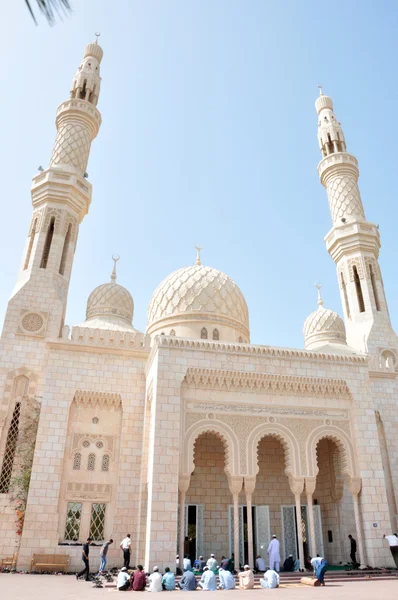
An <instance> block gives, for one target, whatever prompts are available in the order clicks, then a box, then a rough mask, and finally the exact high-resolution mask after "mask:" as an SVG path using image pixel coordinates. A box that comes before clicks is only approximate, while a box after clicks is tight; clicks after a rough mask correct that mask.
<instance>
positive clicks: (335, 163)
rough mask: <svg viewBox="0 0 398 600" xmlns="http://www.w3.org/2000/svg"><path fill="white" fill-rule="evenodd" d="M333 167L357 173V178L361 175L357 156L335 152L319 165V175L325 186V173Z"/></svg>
mask: <svg viewBox="0 0 398 600" xmlns="http://www.w3.org/2000/svg"><path fill="white" fill-rule="evenodd" d="M332 167H340V168H341V167H343V168H344V167H348V168H349V169H350V170H354V171H355V174H356V176H357V177H358V175H359V169H358V161H357V159H356V158H355V156H353V155H352V154H349V153H348V152H335V153H333V154H329V155H328V156H325V158H323V159H322V160H321V162H320V163H319V164H318V175H319V178H320V180H321V183H322V184H323V185H324V181H323V178H324V176H325V172H326V171H327V170H328V169H330V168H332Z"/></svg>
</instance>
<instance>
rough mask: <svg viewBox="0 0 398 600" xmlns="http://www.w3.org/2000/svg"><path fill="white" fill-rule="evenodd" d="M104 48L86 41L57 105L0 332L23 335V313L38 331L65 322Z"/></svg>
mask: <svg viewBox="0 0 398 600" xmlns="http://www.w3.org/2000/svg"><path fill="white" fill-rule="evenodd" d="M102 55H103V51H102V48H101V46H100V45H99V44H98V38H97V39H96V41H95V42H91V43H90V44H87V46H86V47H85V50H84V57H83V60H82V62H81V63H80V66H79V68H78V70H77V72H76V74H75V76H74V78H73V81H72V87H71V90H70V98H69V99H67V100H65V101H64V102H61V104H60V105H59V107H58V110H57V116H56V127H57V136H56V139H55V144H54V148H53V152H52V156H51V160H50V164H49V167H48V168H47V169H43V168H42V167H40V168H39V172H38V173H37V175H35V177H34V178H33V184H32V204H33V216H32V221H31V225H30V228H29V232H28V238H27V241H26V246H25V251H24V254H23V259H22V263H21V268H20V272H19V276H18V280H17V284H16V287H15V289H14V291H13V294H12V296H11V299H10V302H9V304H8V309H7V313H6V318H5V323H4V330H3V335H15V334H16V333H18V334H19V335H25V333H26V334H27V332H26V331H25V328H24V326H23V324H21V323H22V322H21V317H20V315H21V314H25V313H26V314H31V313H32V314H34V315H39V317H40V319H39V318H36V317H35V318H36V321H37V322H43V326H42V327H41V329H40V331H39V332H38V333H37V332H35V336H36V337H44V336H47V337H57V336H58V335H59V334H60V330H61V328H62V326H63V321H64V316H65V310H66V302H67V296H68V287H69V280H70V275H71V271H72V265H73V257H74V251H75V247H76V242H77V236H78V231H79V225H80V223H81V221H82V220H83V218H84V216H85V215H86V214H87V212H88V209H89V206H90V203H91V184H90V183H89V182H88V180H87V173H86V168H87V163H88V158H89V153H90V147H91V142H92V141H93V139H94V138H95V137H96V135H97V133H98V131H99V128H100V125H101V114H100V112H99V111H98V109H97V108H96V106H97V102H98V98H99V93H100V85H101V77H100V63H101V59H102Z"/></svg>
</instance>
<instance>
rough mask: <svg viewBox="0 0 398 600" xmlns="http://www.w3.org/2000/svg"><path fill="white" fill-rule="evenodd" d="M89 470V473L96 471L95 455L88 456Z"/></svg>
mask: <svg viewBox="0 0 398 600" xmlns="http://www.w3.org/2000/svg"><path fill="white" fill-rule="evenodd" d="M87 469H88V471H94V469H95V454H89V455H88V461H87Z"/></svg>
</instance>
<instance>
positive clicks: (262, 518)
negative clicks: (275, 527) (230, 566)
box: [229, 504, 270, 566]
mask: <svg viewBox="0 0 398 600" xmlns="http://www.w3.org/2000/svg"><path fill="white" fill-rule="evenodd" d="M252 522H253V556H257V554H260V555H261V556H262V558H264V560H265V561H266V557H267V549H268V544H269V541H270V522H269V506H253V507H252ZM233 551H234V507H233V505H232V504H230V506H229V555H230V556H231V554H232V553H233ZM248 562H249V536H248V528H247V507H246V506H245V505H240V506H239V563H240V565H242V566H243V565H245V564H246V563H248Z"/></svg>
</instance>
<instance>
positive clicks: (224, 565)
mask: <svg viewBox="0 0 398 600" xmlns="http://www.w3.org/2000/svg"><path fill="white" fill-rule="evenodd" d="M228 563H229V558H225V556H222V557H221V562H220V567H222V568H223V569H227V568H228Z"/></svg>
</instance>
